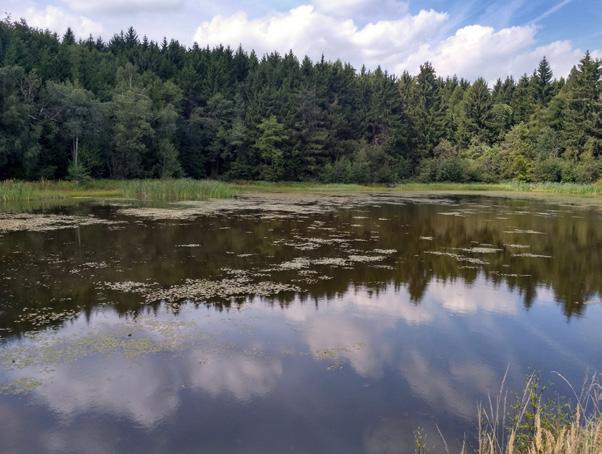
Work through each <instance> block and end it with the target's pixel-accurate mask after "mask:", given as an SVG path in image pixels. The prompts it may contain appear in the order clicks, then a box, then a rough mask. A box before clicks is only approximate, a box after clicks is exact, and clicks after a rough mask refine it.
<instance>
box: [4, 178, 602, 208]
mask: <svg viewBox="0 0 602 454" xmlns="http://www.w3.org/2000/svg"><path fill="white" fill-rule="evenodd" d="M243 191H266V192H269V191H273V192H366V191H392V192H429V191H448V192H463V191H483V192H504V191H507V192H516V193H542V194H558V195H578V196H589V197H595V196H600V195H602V184H600V183H597V184H572V183H519V182H509V183H413V182H408V183H401V184H398V185H396V186H382V185H371V186H362V185H357V184H320V183H310V182H303V183H268V182H261V181H260V182H248V183H225V182H220V181H213V180H190V179H174V180H91V181H88V182H82V183H78V182H74V181H36V182H25V181H16V180H7V181H0V203H9V202H30V201H39V200H61V199H68V198H78V197H90V198H103V197H126V198H131V199H138V200H149V201H151V200H155V201H175V200H205V199H209V198H229V197H233V196H235V195H236V194H237V193H239V192H243Z"/></svg>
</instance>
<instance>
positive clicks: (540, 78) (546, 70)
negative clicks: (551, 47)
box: [533, 57, 554, 106]
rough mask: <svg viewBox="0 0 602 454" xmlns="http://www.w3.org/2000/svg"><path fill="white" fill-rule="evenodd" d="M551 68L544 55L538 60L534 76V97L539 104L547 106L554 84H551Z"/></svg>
mask: <svg viewBox="0 0 602 454" xmlns="http://www.w3.org/2000/svg"><path fill="white" fill-rule="evenodd" d="M552 76H553V74H552V69H551V68H550V64H549V63H548V60H547V59H546V57H543V58H542V59H541V61H540V62H539V66H538V67H537V71H536V73H535V75H534V76H533V77H534V82H535V83H534V90H535V99H536V101H537V102H538V103H539V104H540V105H541V106H547V105H548V103H549V102H550V99H552V95H553V90H554V86H553V85H552Z"/></svg>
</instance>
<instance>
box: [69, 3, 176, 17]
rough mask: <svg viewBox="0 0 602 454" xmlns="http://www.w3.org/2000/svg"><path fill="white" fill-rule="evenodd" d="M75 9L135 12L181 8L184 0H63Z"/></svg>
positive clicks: (90, 11) (96, 11)
mask: <svg viewBox="0 0 602 454" xmlns="http://www.w3.org/2000/svg"><path fill="white" fill-rule="evenodd" d="M62 2H63V3H64V4H65V5H67V6H68V7H69V8H71V9H72V10H74V11H78V12H83V13H99V12H100V13H120V14H122V13H135V12H145V11H163V10H173V9H179V8H181V7H183V6H184V0H128V1H123V0H62Z"/></svg>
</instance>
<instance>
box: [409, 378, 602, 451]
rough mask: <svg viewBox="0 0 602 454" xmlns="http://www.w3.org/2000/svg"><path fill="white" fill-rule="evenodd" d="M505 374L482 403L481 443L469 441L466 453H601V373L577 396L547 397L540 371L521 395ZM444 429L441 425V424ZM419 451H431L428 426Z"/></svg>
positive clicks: (420, 436) (417, 436)
mask: <svg viewBox="0 0 602 454" xmlns="http://www.w3.org/2000/svg"><path fill="white" fill-rule="evenodd" d="M507 374H508V371H506V375H505V376H504V379H503V380H502V384H501V386H500V390H499V392H498V394H497V395H496V396H495V397H493V398H492V397H490V398H489V400H488V401H487V402H486V403H485V404H480V405H479V406H478V435H477V444H476V446H475V447H471V448H469V447H467V446H466V443H464V445H463V447H462V449H461V450H460V453H461V454H468V453H471V452H472V453H475V454H601V453H602V408H600V404H601V403H602V384H601V383H600V382H599V379H598V375H597V374H594V375H592V376H591V377H589V378H588V379H587V380H586V381H585V382H584V385H583V386H582V388H581V391H580V392H579V393H577V392H576V391H575V389H574V388H573V387H572V386H571V384H570V383H569V382H568V381H567V380H566V379H564V377H562V376H561V375H560V374H558V376H559V377H560V378H561V379H562V380H563V381H564V382H565V383H566V384H567V385H568V387H569V388H570V393H571V394H572V397H571V398H570V399H564V398H561V397H558V396H555V397H554V398H551V397H544V394H546V393H544V389H545V388H544V387H542V386H541V385H540V383H539V380H538V378H537V376H536V375H535V374H531V375H529V377H527V380H526V384H525V387H524V389H523V391H522V392H521V394H519V395H518V396H514V397H512V396H510V395H509V393H508V391H507V389H506V386H505V383H506V376H507ZM437 429H438V428H437ZM439 435H440V436H441V438H442V441H443V445H444V447H445V452H446V453H447V454H450V451H449V449H448V445H447V442H446V440H445V438H444V436H443V435H442V434H441V432H439ZM415 439H416V440H415V450H414V452H415V453H420V454H428V453H429V450H428V443H427V440H426V438H425V436H424V432H421V431H417V432H416V434H415Z"/></svg>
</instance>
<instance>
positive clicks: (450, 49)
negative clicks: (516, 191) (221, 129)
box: [194, 0, 583, 81]
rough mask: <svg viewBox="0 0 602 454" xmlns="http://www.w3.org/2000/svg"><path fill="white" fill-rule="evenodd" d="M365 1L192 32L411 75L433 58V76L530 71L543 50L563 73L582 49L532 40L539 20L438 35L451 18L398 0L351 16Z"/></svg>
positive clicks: (321, 4)
mask: <svg viewBox="0 0 602 454" xmlns="http://www.w3.org/2000/svg"><path fill="white" fill-rule="evenodd" d="M371 4H372V9H374V7H373V2H370V1H368V0H352V1H349V2H347V1H345V2H342V1H340V0H334V1H331V0H329V1H326V0H314V1H313V3H312V4H306V5H301V6H298V7H296V8H293V9H291V10H289V11H287V12H276V13H270V14H268V15H265V16H262V17H258V18H250V17H249V16H248V15H247V14H246V13H245V12H243V11H240V12H237V13H235V14H232V15H218V16H214V17H213V18H212V19H211V20H208V21H205V22H202V23H201V24H200V26H199V27H198V28H197V30H196V32H195V34H194V40H195V41H197V42H198V43H199V44H201V45H210V46H213V45H218V44H224V45H230V46H232V47H236V46H238V45H239V44H242V45H243V47H244V48H246V49H247V50H251V49H254V50H255V51H256V52H257V53H258V54H260V55H261V54H264V53H268V52H271V51H278V52H280V53H286V52H288V51H289V50H291V49H292V50H293V51H294V52H295V53H296V54H297V55H300V56H303V55H308V56H310V57H311V58H313V59H314V60H316V59H319V58H320V57H321V56H322V55H324V56H325V57H326V58H327V59H329V60H335V59H341V60H343V61H345V62H351V63H352V64H353V65H355V66H356V67H360V66H361V65H362V64H366V66H368V67H369V68H375V67H376V66H378V65H380V66H381V67H383V68H385V69H387V70H389V71H390V72H394V73H396V74H400V73H401V72H402V71H405V70H407V71H410V72H411V73H416V72H417V71H418V69H419V66H420V64H422V63H424V62H425V61H427V60H428V61H431V62H432V63H433V64H434V65H435V68H436V70H437V71H438V73H439V74H441V75H444V76H447V75H453V74H457V75H458V76H460V77H465V78H468V79H475V78H476V77H479V76H483V77H485V78H486V79H487V80H488V81H493V80H495V79H496V78H497V77H499V76H505V75H513V76H520V75H521V74H523V73H525V72H528V73H530V72H531V71H532V70H533V69H534V68H535V67H536V65H537V63H538V62H539V60H540V59H541V58H542V57H543V56H544V55H546V56H547V57H548V59H549V60H550V62H551V64H552V69H553V70H554V72H555V74H556V75H557V76H563V75H566V74H567V73H568V72H569V71H570V69H571V67H572V66H573V65H574V64H575V63H577V61H578V59H579V57H580V56H581V55H582V54H583V51H582V50H580V49H576V48H574V47H573V46H572V45H571V43H570V42H569V41H554V42H551V43H549V44H546V45H540V46H536V42H537V33H538V30H539V29H538V26H536V25H534V24H529V25H522V26H512V27H504V28H499V29H495V28H493V27H490V26H483V25H478V24H474V25H467V26H463V27H461V28H459V29H456V30H455V31H453V33H452V34H451V35H444V33H445V31H446V30H448V28H449V26H450V23H452V22H453V20H452V19H450V17H449V16H448V14H447V13H445V12H440V11H435V10H421V11H419V12H418V13H416V14H410V13H409V12H408V10H407V5H406V4H405V3H402V2H396V1H387V2H385V5H386V6H385V8H388V9H387V11H396V12H395V13H390V14H387V15H384V16H383V15H382V14H381V17H389V18H391V17H392V19H383V20H373V21H370V22H368V23H366V24H363V25H359V23H358V21H357V20H356V19H354V18H357V17H363V16H362V14H361V13H359V12H358V11H363V9H366V8H368V7H369V6H370V5H371Z"/></svg>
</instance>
